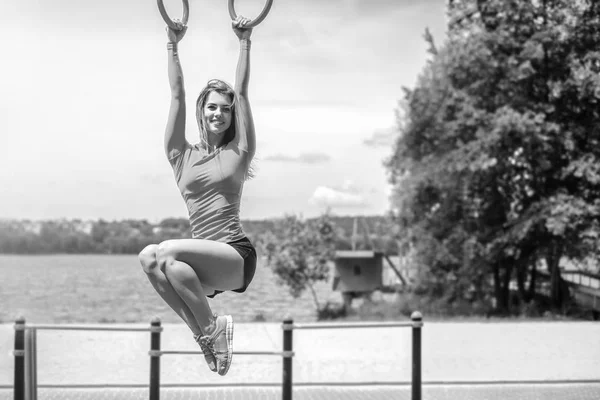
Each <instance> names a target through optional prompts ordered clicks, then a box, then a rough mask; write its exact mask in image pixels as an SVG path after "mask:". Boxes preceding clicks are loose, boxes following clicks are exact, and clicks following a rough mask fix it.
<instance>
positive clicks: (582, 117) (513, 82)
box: [387, 0, 600, 311]
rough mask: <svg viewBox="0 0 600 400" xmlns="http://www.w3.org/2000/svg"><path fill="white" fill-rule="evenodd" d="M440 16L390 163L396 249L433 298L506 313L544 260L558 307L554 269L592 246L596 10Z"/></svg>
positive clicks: (454, 5)
mask: <svg viewBox="0 0 600 400" xmlns="http://www.w3.org/2000/svg"><path fill="white" fill-rule="evenodd" d="M448 12H449V16H450V18H449V21H450V26H449V33H448V40H447V42H446V43H445V45H444V46H442V47H441V48H439V49H438V48H437V47H436V46H435V45H434V44H433V41H432V40H431V37H430V35H426V40H427V41H428V42H429V43H430V53H431V54H432V58H431V61H430V62H429V63H428V64H427V66H426V67H425V68H424V71H423V73H422V74H421V76H420V77H419V80H418V82H417V85H416V87H415V88H414V89H413V90H409V89H405V99H404V103H403V104H402V108H401V109H400V110H399V112H398V120H399V129H400V137H399V139H398V142H397V143H396V146H395V149H394V152H393V154H392V156H391V157H390V159H389V160H388V163H387V166H388V170H389V172H390V181H391V183H392V184H393V185H394V186H395V192H394V193H395V198H394V203H395V206H396V209H397V210H398V215H399V218H398V220H399V221H400V226H401V228H402V231H403V232H404V233H405V234H404V237H403V245H404V248H405V249H406V248H408V247H411V248H415V249H416V250H417V251H416V254H417V256H416V257H417V259H416V261H417V262H419V263H420V264H422V265H423V266H424V268H426V269H428V274H426V276H427V279H426V281H425V282H424V284H425V285H426V286H427V287H428V288H429V290H430V291H431V292H433V293H438V294H442V295H443V296H445V297H446V298H447V299H448V301H453V300H455V299H456V298H458V297H461V296H464V293H465V292H466V291H469V290H472V289H473V286H474V287H475V288H474V290H475V292H476V293H477V292H478V293H480V294H481V296H483V297H485V294H486V293H487V292H489V291H490V290H491V291H492V293H493V294H494V296H495V298H496V304H497V306H498V308H500V309H502V310H505V311H507V310H508V309H509V307H510V301H509V287H510V282H511V279H512V276H513V274H515V272H516V275H517V280H518V281H519V282H520V284H519V286H520V287H521V290H520V293H521V294H522V295H524V294H526V291H525V276H526V275H527V272H529V271H530V273H531V277H530V282H531V283H532V284H531V285H530V288H534V287H535V282H534V280H535V272H536V266H537V261H538V260H540V259H544V260H545V261H546V264H547V265H548V266H549V270H550V272H551V297H552V300H553V304H554V306H555V307H557V308H558V307H561V306H562V305H563V304H564V302H565V300H566V299H567V296H568V293H565V291H564V288H565V285H562V284H561V281H562V279H561V277H560V270H559V262H560V260H561V259H562V258H563V257H565V256H566V257H572V258H576V259H581V258H585V257H587V256H589V255H590V253H591V252H594V251H595V249H596V248H597V241H598V239H597V238H598V220H599V216H600V207H599V206H600V203H599V202H598V200H597V199H598V194H600V193H598V191H599V189H600V188H599V185H598V183H599V180H598V176H599V175H598V171H599V169H598V166H597V165H598V164H597V161H598V160H599V159H600V146H598V144H599V143H598V142H599V141H600V124H599V122H600V117H599V108H598V100H600V78H599V76H598V72H600V54H599V53H598V52H597V51H596V50H597V49H599V48H600V35H599V32H600V18H599V16H600V6H599V5H598V4H597V3H596V2H591V1H566V0H545V1H533V0H531V1H517V0H509V1H500V0H488V1H484V0H477V1H476V0H462V1H458V0H455V1H451V2H450V3H449V8H448ZM490 275H491V278H492V282H493V285H492V287H491V288H490V287H488V277H489V276H490ZM449 277H450V278H451V280H450V281H451V282H453V283H452V284H451V285H448V284H447V282H448V278H449ZM530 292H531V290H530ZM529 294H531V293H529ZM523 297H524V300H529V299H530V298H531V297H532V296H523Z"/></svg>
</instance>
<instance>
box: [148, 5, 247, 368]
mask: <svg viewBox="0 0 600 400" xmlns="http://www.w3.org/2000/svg"><path fill="white" fill-rule="evenodd" d="M249 21H250V20H248V19H247V18H244V17H241V16H240V17H238V18H237V19H236V20H235V21H233V24H232V26H233V31H234V32H235V34H236V36H237V37H238V39H239V41H240V56H239V61H238V65H237V72H236V80H235V90H233V89H232V88H231V87H230V86H229V85H227V84H226V83H225V82H222V81H220V80H211V81H209V82H208V84H207V86H206V87H205V88H204V89H203V90H202V92H201V93H200V96H199V97H198V100H197V102H196V119H197V122H198V127H199V129H200V143H198V144H196V145H191V144H190V143H188V141H187V140H186V138H185V119H186V107H185V106H186V104H185V90H184V86H183V73H182V69H181V64H180V62H179V57H178V51H177V43H178V42H179V41H180V40H181V39H182V38H183V36H184V35H185V32H186V27H184V26H183V25H181V23H180V22H178V23H177V24H178V27H179V28H181V29H179V30H174V29H171V28H169V27H167V36H168V38H169V42H168V44H167V49H168V74H169V83H170V85H171V107H170V110H169V117H168V121H167V127H166V131H165V152H166V155H167V158H168V160H169V163H170V164H171V166H172V168H173V172H174V175H175V180H176V182H177V186H178V187H179V190H180V192H181V195H182V197H183V199H184V201H185V203H186V205H187V208H188V212H189V219H190V225H191V228H192V236H193V239H179V240H167V241H165V242H162V243H160V244H158V245H156V244H153V245H149V246H147V247H146V248H144V249H143V250H142V251H141V252H140V254H139V258H140V262H141V264H142V266H143V268H144V271H145V272H146V274H147V275H148V279H149V280H150V282H151V283H152V286H154V289H156V291H157V292H158V294H159V295H160V296H161V297H162V298H163V299H164V300H165V301H166V302H167V304H168V305H169V306H170V307H171V308H172V309H173V310H174V311H175V312H176V313H177V314H178V315H179V316H180V317H181V318H182V319H183V321H185V323H186V324H187V325H188V326H189V328H190V329H191V331H192V332H193V334H194V338H195V340H196V341H197V342H198V344H199V345H200V348H201V349H202V351H203V353H204V357H205V359H206V361H207V363H208V365H209V367H210V369H211V370H212V371H218V373H219V374H220V375H225V374H226V373H227V371H228V370H229V367H230V365H231V358H232V343H233V320H232V317H231V316H230V315H222V316H217V315H213V313H212V311H211V309H210V306H209V304H208V301H207V299H206V297H207V296H208V297H213V296H215V295H216V294H218V293H221V292H223V291H227V290H232V291H235V292H244V291H245V290H246V288H247V287H248V285H249V284H250V282H251V280H252V278H253V276H254V271H255V269H256V251H255V249H254V247H253V245H252V243H250V241H249V240H248V239H247V238H246V235H245V234H244V231H243V230H242V226H241V224H240V219H239V209H240V200H241V197H242V188H243V184H244V181H245V180H246V179H247V177H248V173H249V166H250V162H251V161H252V158H253V156H254V152H255V146H256V144H255V143H256V140H255V136H254V123H253V120H252V113H251V111H250V104H249V102H248V79H249V75H250V35H251V33H252V29H250V28H245V27H244V26H245V25H246V24H247V23H248V22H249Z"/></svg>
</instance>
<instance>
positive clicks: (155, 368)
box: [150, 317, 162, 400]
mask: <svg viewBox="0 0 600 400" xmlns="http://www.w3.org/2000/svg"><path fill="white" fill-rule="evenodd" d="M161 331H162V327H161V325H160V319H158V317H155V318H153V319H152V321H151V322H150V400H159V398H160V353H159V352H160V332H161Z"/></svg>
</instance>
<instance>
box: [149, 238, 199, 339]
mask: <svg viewBox="0 0 600 400" xmlns="http://www.w3.org/2000/svg"><path fill="white" fill-rule="evenodd" d="M157 250H158V245H156V244H151V245H148V246H146V247H145V248H144V249H143V250H142V251H141V252H140V254H139V256H138V257H139V259H140V263H141V264H142V268H143V269H144V272H145V273H146V275H147V276H148V280H149V281H150V283H151V284H152V286H153V287H154V289H155V290H156V292H157V293H158V294H159V295H160V297H162V298H163V300H164V301H165V302H166V303H167V304H168V305H169V306H170V307H171V308H172V309H173V311H175V312H176V313H177V314H178V315H179V316H180V317H181V319H182V320H183V321H184V322H185V323H186V324H187V326H189V328H190V330H191V331H192V332H193V333H194V335H201V334H202V330H201V329H200V326H199V325H198V322H196V318H195V317H194V314H193V313H192V311H191V310H190V308H189V307H188V306H187V305H186V304H185V302H184V301H183V300H182V299H181V297H179V295H178V294H177V292H176V291H175V289H173V286H172V285H171V283H169V281H168V279H167V277H166V276H165V274H164V273H163V271H161V269H160V268H159V266H158V260H157V257H156V256H157Z"/></svg>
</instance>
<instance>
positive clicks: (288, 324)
mask: <svg viewBox="0 0 600 400" xmlns="http://www.w3.org/2000/svg"><path fill="white" fill-rule="evenodd" d="M282 329H283V352H284V355H283V381H282V400H292V360H293V358H292V354H293V353H292V352H293V335H294V320H293V319H292V318H289V317H288V318H286V319H284V320H283V325H282Z"/></svg>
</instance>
